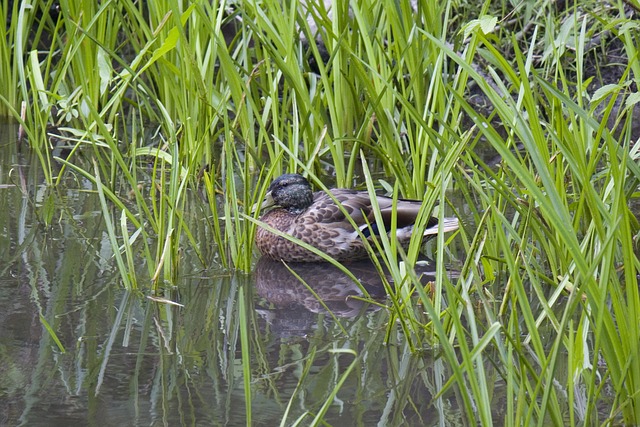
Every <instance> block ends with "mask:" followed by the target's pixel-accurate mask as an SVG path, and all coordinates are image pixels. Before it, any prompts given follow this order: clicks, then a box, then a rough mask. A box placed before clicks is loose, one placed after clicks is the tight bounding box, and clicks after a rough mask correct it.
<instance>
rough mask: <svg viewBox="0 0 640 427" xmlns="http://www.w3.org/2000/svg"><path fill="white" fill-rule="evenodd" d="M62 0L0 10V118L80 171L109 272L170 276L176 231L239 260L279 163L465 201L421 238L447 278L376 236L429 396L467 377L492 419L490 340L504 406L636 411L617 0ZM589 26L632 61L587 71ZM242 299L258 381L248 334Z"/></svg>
mask: <svg viewBox="0 0 640 427" xmlns="http://www.w3.org/2000/svg"><path fill="white" fill-rule="evenodd" d="M52 4H53V3H52V2H46V3H45V2H35V3H34V4H29V3H28V2H20V3H18V2H8V1H7V0H5V1H4V2H3V4H2V14H0V15H1V16H2V17H3V18H5V20H6V21H7V22H8V25H7V31H6V33H5V37H3V40H2V44H0V57H1V58H3V60H2V61H0V62H1V64H0V67H1V68H0V69H1V70H2V76H3V79H2V81H1V82H0V84H1V85H2V91H0V93H1V94H2V95H1V97H0V114H2V115H9V116H12V117H14V118H15V119H16V120H19V121H20V122H21V124H22V126H23V129H24V131H25V134H26V135H27V138H28V142H29V145H30V147H31V150H32V152H33V153H34V155H35V156H36V159H37V161H38V162H39V164H40V166H41V169H42V171H44V176H45V181H46V182H47V184H48V185H49V186H56V185H61V183H62V182H64V181H65V178H68V177H70V176H71V177H74V176H75V177H78V180H80V179H83V180H87V181H88V182H90V183H91V185H92V186H93V187H92V188H93V190H94V191H96V192H97V193H98V195H99V199H100V206H101V211H102V213H103V216H104V219H105V222H106V229H107V234H108V237H109V241H110V244H111V246H112V249H113V253H114V262H115V263H116V264H117V267H118V269H119V271H120V276H121V278H122V282H123V284H124V286H125V287H127V288H128V289H140V288H143V290H145V291H147V290H148V289H146V287H144V286H142V285H141V283H144V282H145V281H146V280H143V278H144V279H149V280H148V282H149V283H151V285H149V287H153V288H154V289H156V290H159V289H161V286H160V285H161V284H163V283H164V282H168V283H173V282H174V281H175V278H176V277H177V276H178V274H179V273H180V269H181V266H183V265H184V262H183V260H181V248H182V247H183V246H184V245H188V246H189V248H190V250H192V251H193V253H194V254H196V255H195V256H196V257H197V258H198V259H200V260H201V263H202V265H203V266H211V265H215V266H219V267H221V268H225V269H229V270H237V271H244V272H247V271H250V270H251V268H252V266H253V265H254V263H255V255H254V252H253V239H254V236H255V231H256V227H258V226H259V222H258V221H257V217H258V214H259V213H258V212H255V213H251V212H250V206H253V205H254V204H255V203H256V202H258V201H260V200H261V199H262V197H263V196H264V194H265V192H266V188H267V186H268V184H269V182H270V181H271V179H272V178H273V177H274V176H277V175H279V174H281V173H283V172H285V171H287V172H294V171H297V172H303V173H305V174H307V175H308V176H309V178H310V179H311V180H312V181H313V183H314V185H315V186H316V188H319V189H326V188H327V186H331V185H336V186H339V187H354V186H358V187H360V188H361V189H366V190H367V191H369V192H372V193H373V192H375V191H384V192H386V193H388V194H390V195H392V196H393V197H395V198H399V197H406V198H418V199H423V200H424V217H423V221H422V223H420V224H418V230H420V227H422V228H424V227H425V226H426V219H427V218H428V216H429V215H430V214H431V213H432V212H433V211H434V209H435V206H436V205H439V206H438V208H437V211H435V215H437V216H439V217H440V218H443V217H444V216H445V211H446V215H451V214H454V215H457V216H459V217H460V218H461V222H462V224H463V227H462V230H461V232H460V233H457V234H455V236H454V237H453V238H452V239H449V238H448V236H445V235H444V234H443V233H440V234H438V236H437V238H436V239H435V240H436V241H435V245H433V246H430V247H428V248H427V250H429V251H431V254H432V255H433V256H434V258H435V259H436V261H437V263H438V264H439V265H444V264H445V262H446V263H449V264H454V265H458V267H459V269H460V276H459V278H457V279H455V280H452V279H451V278H449V277H448V276H447V275H446V274H445V273H444V272H443V271H441V272H439V273H438V274H437V275H436V278H435V281H434V283H433V285H432V287H431V288H432V289H433V292H432V293H430V292H428V289H427V288H426V287H425V286H424V285H423V284H421V283H420V281H419V280H418V278H417V277H416V276H415V274H414V272H413V271H412V268H411V265H412V263H413V262H414V261H415V260H416V259H417V257H418V254H419V252H420V251H421V250H424V248H423V247H422V245H421V241H420V239H419V238H416V239H414V240H413V241H412V243H411V246H410V247H409V250H408V251H407V252H406V253H402V251H400V252H399V251H398V250H397V247H396V244H395V242H394V241H393V239H388V238H386V234H385V233H382V234H381V236H380V239H379V241H377V242H374V244H375V248H372V252H373V250H374V249H375V251H377V252H381V253H382V254H383V255H382V257H381V258H380V259H377V262H378V263H379V268H380V270H382V267H383V266H384V267H386V269H387V270H389V272H390V274H391V277H392V278H393V281H392V282H393V285H391V284H389V283H387V284H386V285H387V293H388V294H389V300H388V310H389V322H388V325H387V329H386V341H387V342H390V341H392V339H393V338H392V337H393V336H394V334H396V333H397V332H398V331H401V332H402V334H403V335H404V336H406V337H407V340H408V341H407V342H408V350H407V351H408V352H409V353H412V354H419V353H420V352H421V351H422V350H423V349H424V348H426V347H428V348H436V349H438V350H439V351H440V353H441V355H442V358H443V360H445V361H446V362H448V364H449V366H450V367H451V371H452V376H451V378H450V379H449V380H448V381H447V382H445V384H443V386H442V388H441V390H440V391H439V392H440V393H445V392H446V391H448V390H450V389H452V388H454V387H456V388H457V390H458V393H460V395H461V398H462V401H463V403H464V410H465V413H466V415H467V417H468V421H469V423H470V424H477V423H481V424H484V425H491V424H493V417H494V415H493V413H492V410H491V408H492V403H493V402H492V393H491V390H492V387H493V385H494V384H493V383H494V382H495V380H494V379H492V378H490V376H488V374H487V372H486V370H485V364H484V363H481V362H482V361H483V358H485V357H489V355H490V356H491V357H492V358H493V359H492V360H494V363H495V366H497V368H496V370H497V375H498V376H499V378H500V380H501V381H503V382H504V383H505V384H506V389H507V398H506V402H507V407H506V414H504V419H505V423H506V424H519V423H522V422H523V420H524V422H525V423H538V424H540V425H542V424H545V423H548V422H552V423H554V424H559V425H561V424H563V423H565V422H567V420H566V419H565V415H564V414H565V413H566V412H568V413H569V420H568V422H569V423H570V424H572V425H576V424H594V423H599V422H605V423H606V422H617V421H622V422H624V423H626V424H634V423H638V420H640V393H639V392H638V390H640V363H638V354H639V352H640V344H639V343H640V331H639V325H640V322H639V320H640V312H639V310H640V308H639V307H640V299H639V296H638V286H637V272H638V268H639V267H640V265H639V262H638V256H637V243H636V240H637V235H638V224H637V219H636V217H635V215H634V212H633V211H632V210H631V208H630V205H631V203H632V202H633V201H634V200H636V199H637V198H638V191H637V188H638V182H639V181H640V167H639V166H638V158H639V156H640V154H639V150H640V144H637V143H635V141H636V140H637V138H638V135H637V129H636V128H634V115H633V112H634V107H635V104H636V103H637V101H638V99H639V98H638V94H637V92H636V89H635V88H636V84H637V76H638V75H639V74H638V73H639V72H640V69H639V68H638V67H640V65H639V64H638V62H637V61H635V58H636V56H637V53H638V52H637V49H636V46H638V40H637V28H636V26H635V23H634V21H632V20H630V19H629V18H628V17H627V14H626V13H627V11H626V9H625V7H624V5H622V4H621V5H619V6H617V9H615V8H613V7H612V8H610V9H607V10H604V9H602V8H603V6H602V5H600V4H599V3H597V2H585V3H584V4H583V3H581V4H577V3H576V4H575V5H573V6H571V7H566V8H565V9H561V10H557V9H556V8H557V7H558V8H559V7H560V6H559V5H556V4H550V3H549V2H546V3H543V2H534V1H531V2H523V3H520V4H519V5H518V7H517V8H516V9H515V10H513V11H511V10H509V11H507V10H502V7H504V8H506V7H507V6H506V4H505V5H504V6H501V5H497V6H495V5H492V4H491V3H490V2H485V3H484V4H482V5H476V4H460V3H459V2H452V1H446V2H440V3H436V2H427V1H420V2H416V4H412V2H409V1H399V2H398V1H391V0H385V1H373V0H363V1H359V2H347V1H335V2H334V4H333V7H332V8H331V10H327V7H326V5H325V4H324V3H322V2H312V1H309V2H298V1H291V2H280V1H275V0H264V1H260V2H258V1H245V2H237V3H236V2H228V3H227V2H215V1H214V2H208V1H199V2H193V3H190V4H188V5H186V4H185V5H182V4H179V3H176V2H171V1H159V2H135V1H129V0H123V1H120V2H104V3H101V4H99V5H96V4H93V3H91V2H82V3H78V4H76V3H74V2H67V1H61V2H60V3H59V6H60V7H59V9H57V10H55V11H53V10H52V8H51V5H52ZM413 7H417V9H416V10H414V9H413ZM54 12H55V13H54ZM498 18H499V19H498ZM601 32H603V33H602V34H604V35H605V36H607V37H609V38H608V39H605V40H606V41H604V42H603V43H610V44H611V45H614V46H616V47H617V48H618V51H619V52H620V53H621V54H622V56H623V58H624V62H623V65H622V66H621V67H619V68H618V69H617V70H621V72H620V73H619V74H617V75H616V76H617V77H616V78H615V79H613V80H611V79H610V80H608V81H606V82H605V83H606V84H601V85H599V86H598V88H597V89H596V87H595V84H594V82H595V81H596V80H598V79H599V78H600V77H601V76H598V73H597V72H593V70H588V69H587V68H588V66H590V64H592V62H588V61H587V59H589V58H592V57H598V56H599V55H600V54H601V53H602V52H603V49H600V48H599V47H598V46H599V45H598V43H597V42H598V41H599V40H603V38H602V36H598V34H600V33H601ZM5 76H6V78H5ZM22 103H24V105H25V107H26V108H25V113H24V114H22V113H21V105H22ZM49 133H53V134H55V138H52V137H50V136H49ZM60 148H64V149H65V151H64V153H65V154H64V155H63V154H61V152H60V151H59V150H58V149H60ZM483 150H484V151H485V152H487V151H488V152H490V153H491V155H489V156H485V155H483ZM492 157H493V158H494V159H495V160H492ZM194 194H199V195H200V196H201V197H200V198H199V199H198V198H196V197H192V196H193V195H194ZM456 194H457V195H460V196H459V198H458V199H455V197H456ZM416 234H417V235H419V234H420V233H419V232H418V233H416ZM138 259H143V260H144V263H143V265H144V267H143V268H140V267H137V265H138V263H137V260H138ZM401 261H402V262H401ZM140 270H144V271H140ZM243 298H244V297H243ZM240 306H241V307H242V310H239V311H238V315H239V316H240V320H239V325H240V332H239V333H240V340H239V344H238V345H239V346H240V347H241V350H242V362H243V363H242V369H243V373H244V381H245V383H244V390H245V393H246V394H247V397H248V398H249V397H250V396H249V395H250V393H251V381H250V378H251V375H252V366H251V360H252V353H251V349H253V350H255V351H258V352H259V349H257V350H256V349H255V347H254V346H255V344H252V343H251V340H250V339H249V335H250V333H249V329H248V328H249V323H248V322H249V316H250V315H249V314H248V313H247V310H246V300H244V299H242V300H241V301H240ZM339 351H348V352H351V351H353V349H346V350H339ZM354 363H355V362H354ZM559 364H566V365H568V366H569V367H570V369H569V372H570V374H569V375H567V377H566V378H560V377H558V376H557V375H556V373H557V372H558V369H557V368H558V365H559ZM352 367H353V365H349V368H348V369H349V370H351V369H352ZM342 379H344V378H343V377H341V381H338V382H337V383H336V384H335V389H334V390H332V392H333V391H337V390H338V389H339V387H340V385H341V384H342ZM605 384H606V385H608V386H609V385H610V386H611V387H612V388H613V389H614V390H615V399H614V400H613V402H603V399H602V397H601V396H602V390H603V388H604V386H605ZM578 386H579V387H578ZM581 387H582V388H583V389H584V390H585V393H584V395H583V396H580V397H579V398H578V396H576V392H577V390H580V388H581ZM331 396H332V395H331V394H330V395H328V396H326V399H327V400H326V401H327V402H330V398H331ZM249 400H250V399H249ZM603 405H605V406H606V407H607V409H606V411H605V412H603V410H602V406H603ZM322 410H325V408H323V409H322ZM250 415H251V405H248V406H247V419H250ZM321 415H322V411H321V412H320V413H319V414H318V422H319V419H320V418H321Z"/></svg>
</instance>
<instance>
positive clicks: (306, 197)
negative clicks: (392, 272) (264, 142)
mask: <svg viewBox="0 0 640 427" xmlns="http://www.w3.org/2000/svg"><path fill="white" fill-rule="evenodd" d="M329 193H331V195H329ZM329 193H327V192H324V191H316V192H313V190H312V189H311V184H310V183H309V181H308V180H307V179H306V178H305V177H303V176H302V175H299V174H295V173H294V174H284V175H281V176H279V177H277V178H276V179H275V180H273V182H272V183H271V185H270V186H269V188H268V189H267V194H266V195H265V198H264V200H263V202H262V204H261V206H260V209H261V211H262V212H264V213H263V214H262V215H261V216H260V218H259V220H260V222H262V223H263V224H266V225H267V226H269V227H272V228H274V229H276V230H278V231H280V232H282V233H283V234H287V235H290V236H292V237H295V238H296V239H299V240H301V241H303V242H304V243H307V244H309V245H311V246H313V247H314V248H317V249H319V250H320V251H322V252H324V253H325V254H326V255H328V256H329V257H331V258H333V259H334V260H336V261H339V262H343V261H353V260H360V259H365V258H368V257H369V252H368V251H367V249H366V244H365V243H364V240H363V237H364V239H367V240H369V242H370V243H371V242H372V239H373V236H374V235H379V234H380V233H379V229H381V227H379V225H378V224H377V223H376V218H375V213H374V206H373V205H372V202H371V198H370V197H369V193H368V192H367V191H359V190H353V189H347V188H332V189H330V190H329ZM334 199H335V200H337V201H338V202H339V203H340V204H341V205H342V207H343V209H344V210H341V209H340V208H339V207H338V205H337V204H336V202H335V201H334ZM376 202H377V205H378V206H377V207H378V209H379V210H380V214H381V217H382V220H383V222H384V230H391V221H392V217H393V215H394V214H393V210H394V209H395V217H396V233H395V237H396V238H397V241H398V243H399V245H400V246H401V247H402V248H404V249H407V248H408V246H409V242H410V239H411V234H412V232H413V228H414V225H415V222H416V220H417V217H418V212H419V211H420V207H421V206H422V202H421V201H420V200H409V199H397V200H396V203H395V206H394V201H393V199H392V198H391V197H386V196H376ZM345 212H346V213H347V214H348V215H349V217H350V218H351V220H352V221H353V224H355V227H354V226H353V224H352V222H351V221H349V218H347V216H346V215H345ZM438 228H439V224H438V220H437V218H434V217H431V218H430V219H429V220H428V222H427V228H426V229H425V231H424V234H423V236H424V238H425V239H426V238H428V237H429V236H433V235H435V234H437V233H438ZM458 228H459V222H458V218H445V219H444V221H443V224H442V230H443V231H444V232H449V231H455V230H457V229H458ZM255 242H256V246H257V248H258V250H259V251H260V253H262V255H263V256H266V257H268V258H270V259H272V260H276V261H284V262H318V261H324V259H323V258H322V257H321V256H319V255H318V254H315V253H313V252H311V251H309V250H308V249H306V248H304V247H303V246H301V245H299V244H297V243H296V242H293V241H291V240H289V239H287V238H285V237H283V236H279V235H277V234H275V233H272V232H271V231H269V230H268V229H267V228H265V227H259V228H258V230H257V232H256V238H255Z"/></svg>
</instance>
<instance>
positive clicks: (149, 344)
mask: <svg viewBox="0 0 640 427" xmlns="http://www.w3.org/2000/svg"><path fill="white" fill-rule="evenodd" d="M15 135H16V128H15V127H13V126H4V127H0V145H1V146H3V147H4V148H3V150H2V153H1V154H0V218H1V220H0V221H1V222H0V223H1V224H2V235H1V236H0V259H1V260H2V265H1V267H0V273H1V274H0V322H1V323H0V324H1V325H2V327H1V328H0V425H9V426H11V425H27V426H38V425H42V426H45V425H46V426H58V425H60V426H63V425H64V426H68V425H100V426H110V425H114V426H115V425H118V426H120V425H144V426H148V425H170V426H174V425H245V424H247V421H248V420H247V414H248V411H247V408H246V403H245V402H246V401H247V400H246V398H245V384H244V380H243V379H244V375H243V366H242V346H241V330H242V326H243V325H242V321H241V319H242V316H241V315H240V313H241V312H242V311H245V312H246V313H247V316H246V318H247V319H248V321H247V324H246V328H247V330H248V341H249V350H248V354H249V355H250V358H251V380H250V384H249V388H250V393H251V402H252V406H251V417H252V424H253V425H265V426H272V425H278V424H280V422H281V420H282V419H283V417H284V416H285V414H288V415H287V416H286V424H287V425H290V424H292V423H293V422H295V420H297V419H303V421H302V425H308V424H310V423H311V421H312V420H313V418H314V416H315V414H317V413H318V411H320V409H321V408H322V406H323V404H324V403H325V402H327V404H328V410H327V413H326V415H325V416H324V419H325V420H326V421H327V422H329V423H332V424H334V425H376V424H377V425H402V424H404V425H444V424H446V425H455V424H460V423H462V420H463V415H462V412H463V411H462V410H461V400H459V395H458V394H459V391H458V390H457V389H455V388H449V389H448V391H447V392H446V393H444V395H442V396H440V397H438V398H434V396H436V395H437V394H438V393H439V392H440V391H441V390H442V388H443V386H444V384H445V383H446V381H447V380H448V379H449V378H450V377H451V375H452V373H451V369H450V367H448V366H446V365H445V364H444V363H443V362H442V360H441V359H439V358H438V356H439V354H438V352H437V350H429V349H428V346H426V345H425V350H424V352H423V353H422V354H420V355H418V356H415V355H411V352H410V351H409V348H408V344H407V342H406V340H405V339H404V336H403V335H402V333H400V332H398V331H399V330H400V328H393V330H394V331H395V332H393V333H392V334H391V335H390V336H389V337H387V330H388V322H389V321H390V319H389V315H388V311H387V310H386V309H384V308H381V307H380V306H379V305H375V304H368V303H364V302H363V301H361V300H360V299H358V295H361V294H362V290H361V289H360V288H358V287H357V286H354V285H353V284H352V283H351V282H350V281H348V280H345V278H344V276H343V275H341V274H340V273H339V272H336V271H334V270H332V269H328V268H327V267H326V266H322V267H318V266H310V267H308V268H305V269H300V268H298V269H297V273H298V274H299V275H300V276H301V277H302V278H303V279H305V280H306V281H308V282H313V288H314V291H315V292H316V293H317V294H318V295H319V296H320V297H321V299H322V301H323V302H324V304H325V305H326V307H324V306H323V305H322V304H320V303H319V302H318V300H317V299H316V298H315V297H314V296H313V295H312V294H311V293H310V291H309V290H308V289H307V288H306V287H305V286H304V285H303V284H301V283H300V282H299V281H298V280H297V279H296V278H295V277H294V276H293V275H291V273H290V272H289V271H288V270H285V269H283V267H282V266H281V265H279V264H274V263H269V262H264V261H261V262H259V263H258V264H257V265H256V268H255V272H254V274H253V275H243V274H231V273H229V272H227V271H224V270H222V269H220V268H216V267H211V268H208V269H204V268H203V267H202V266H201V265H200V264H199V262H197V258H196V257H195V256H191V254H189V253H188V252H187V253H185V254H184V256H183V258H184V259H185V260H186V261H185V262H184V265H185V267H183V270H182V274H181V278H180V282H179V283H176V284H175V286H168V285H167V286H166V287H165V288H164V289H162V290H161V292H160V294H161V297H160V296H158V297H156V296H155V295H154V294H153V293H152V292H151V291H146V290H145V291H142V292H131V293H130V292H126V291H124V290H123V286H122V282H121V279H120V276H119V274H118V272H117V270H116V268H115V261H114V259H113V253H112V251H111V245H110V243H109V239H108V235H107V233H106V230H105V225H104V218H103V216H102V213H101V212H102V211H101V208H100V202H99V200H98V196H97V194H96V193H95V192H93V191H88V190H90V189H91V185H90V183H88V182H86V181H84V180H83V179H82V178H79V177H77V176H76V177H73V175H72V174H69V176H70V177H69V180H70V182H68V183H67V184H68V185H61V186H59V187H57V188H56V189H55V190H52V189H50V188H48V187H47V186H46V185H44V181H43V178H42V176H41V175H40V174H39V173H38V169H39V167H38V166H37V163H34V164H33V165H32V164H31V163H30V162H31V161H32V159H31V158H30V156H29V155H28V152H27V151H28V150H26V148H25V147H23V149H24V151H25V153H19V152H16V151H15V145H13V144H8V143H9V142H11V141H12V140H13V138H14V137H15ZM34 161H37V160H34ZM194 230H196V231H197V230H200V231H197V233H206V232H207V231H206V227H205V226H202V227H198V226H195V225H194ZM197 233H196V238H197V239H199V240H198V241H211V240H206V239H207V236H206V235H198V234H197ZM186 246H188V245H185V247H186ZM213 250H214V249H210V250H209V249H207V248H203V253H204V254H205V256H206V257H207V259H214V258H215V254H214V253H212V251H213ZM185 251H188V249H187V248H185ZM191 259H193V263H192V264H191V263H190V262H189V260H191ZM212 265H214V264H212ZM144 269H145V268H144V265H141V271H144ZM353 271H354V274H356V275H357V276H358V278H359V279H360V280H361V282H362V283H363V285H364V286H365V288H366V290H367V292H369V294H370V295H371V296H372V297H374V298H375V297H377V298H378V299H379V301H380V303H381V304H384V303H387V301H385V299H384V295H385V292H384V289H383V288H382V284H381V282H380V279H379V275H377V273H375V271H373V270H371V268H370V267H367V266H362V265H359V266H357V267H355V266H354V267H353ZM142 277H144V276H142ZM141 280H144V279H141ZM145 285H146V284H144V283H143V284H141V286H140V288H141V289H147V288H148V286H145ZM347 295H352V296H350V297H348V298H347ZM174 303H175V304H174ZM326 308H329V309H331V312H332V313H333V315H334V316H335V317H333V316H331V315H329V314H328V312H327V310H326ZM54 338H55V339H54ZM56 339H57V340H59V344H57V343H56ZM387 339H388V341H389V344H387V345H385V344H384V343H385V341H386V340H387ZM486 369H487V375H488V376H489V378H495V380H496V390H495V392H496V393H495V395H496V401H497V402H500V398H499V396H500V395H501V382H500V381H499V379H498V378H497V374H495V373H494V372H493V370H492V368H491V363H489V361H487V368H486ZM349 371H350V374H349V375H348V376H346V377H344V376H345V374H346V373H347V372H349ZM343 377H344V378H343ZM342 380H344V384H342V386H341V387H340V389H339V392H338V394H337V395H336V396H335V397H333V396H332V395H331V391H332V390H333V389H334V388H335V387H336V385H337V384H338V383H339V382H340V381H342ZM500 407H501V405H497V407H496V411H497V413H499V412H500Z"/></svg>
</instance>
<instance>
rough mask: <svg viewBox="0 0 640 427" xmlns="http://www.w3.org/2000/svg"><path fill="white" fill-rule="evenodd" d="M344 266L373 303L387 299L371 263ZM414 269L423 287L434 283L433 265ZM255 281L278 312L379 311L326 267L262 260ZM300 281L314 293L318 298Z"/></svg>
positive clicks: (422, 263)
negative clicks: (294, 309)
mask: <svg viewBox="0 0 640 427" xmlns="http://www.w3.org/2000/svg"><path fill="white" fill-rule="evenodd" d="M344 265H345V267H346V268H347V269H349V271H350V272H351V273H352V274H353V276H354V277H355V278H356V279H357V280H358V281H359V282H360V285H362V287H363V288H364V289H365V290H366V291H367V292H368V293H369V296H370V297H371V298H372V299H378V300H381V299H384V298H385V297H386V295H387V294H386V291H385V289H384V286H383V284H382V279H381V277H380V273H379V272H378V270H377V269H376V268H375V266H374V264H373V263H372V262H371V261H370V260H361V261H354V262H351V263H346V264H344ZM287 266H288V267H289V268H290V269H291V270H292V271H293V272H292V271H290V270H289V268H287ZM414 269H415V271H416V274H417V275H418V277H420V280H421V282H422V283H425V284H426V283H428V282H432V281H434V280H435V273H436V271H435V264H434V263H433V262H431V261H429V260H422V261H419V262H418V263H417V264H416V266H415V268H414ZM294 273H295V274H294ZM448 274H449V276H450V277H453V276H454V275H455V273H454V272H449V273H448ZM296 276H299V277H300V279H298V277H296ZM385 276H386V278H387V280H389V281H390V282H391V283H392V281H391V277H390V275H389V274H386V273H385ZM254 277H255V287H256V290H257V293H258V295H260V296H261V297H263V298H265V299H266V300H267V301H269V302H270V303H271V304H273V305H275V306H276V307H277V308H279V309H286V310H287V312H288V311H289V310H291V309H293V308H299V307H304V308H305V309H306V310H307V311H309V312H312V313H319V312H323V311H325V309H324V307H323V305H322V303H324V305H326V306H327V308H329V309H330V310H331V311H332V312H333V314H335V315H336V316H340V317H353V316H356V315H357V314H359V313H361V312H362V311H363V310H366V309H377V308H378V306H377V305H369V304H368V303H367V302H366V301H362V300H361V299H360V298H362V297H364V295H363V292H362V290H361V289H360V287H359V286H358V285H357V284H356V283H354V282H353V280H352V279H351V278H350V277H349V276H348V275H346V274H345V273H344V272H342V271H341V270H340V269H339V268H337V267H335V266H333V265H331V264H328V263H321V262H307V263H304V262H303V263H287V264H284V263H283V262H280V261H273V260H271V259H269V258H267V257H262V258H260V260H259V261H258V264H257V265H256V268H255V276H254ZM301 280H302V281H304V283H306V284H307V285H308V286H309V287H310V288H311V289H313V292H315V294H316V295H317V297H316V296H315V295H313V293H312V292H311V291H310V290H309V289H308V288H307V286H305V284H304V283H302V282H301ZM357 297H360V298H357ZM320 301H322V303H321V302H320Z"/></svg>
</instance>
